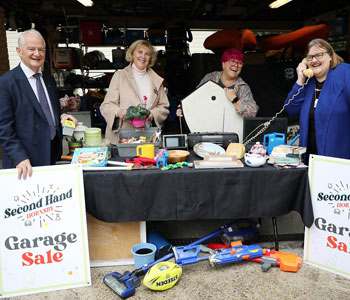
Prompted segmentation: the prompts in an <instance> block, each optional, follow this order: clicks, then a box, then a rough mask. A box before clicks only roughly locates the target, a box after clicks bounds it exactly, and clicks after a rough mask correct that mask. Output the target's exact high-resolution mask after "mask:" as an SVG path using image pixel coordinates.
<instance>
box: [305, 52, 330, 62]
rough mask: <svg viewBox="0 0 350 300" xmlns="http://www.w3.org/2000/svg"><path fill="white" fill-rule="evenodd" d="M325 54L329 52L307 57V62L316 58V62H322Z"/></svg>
mask: <svg viewBox="0 0 350 300" xmlns="http://www.w3.org/2000/svg"><path fill="white" fill-rule="evenodd" d="M325 53H329V52H327V51H325V52H320V53H316V54H315V55H306V60H307V61H312V60H313V59H314V58H316V60H320V59H322V57H323V54H325Z"/></svg>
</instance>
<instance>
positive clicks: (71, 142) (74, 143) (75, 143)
mask: <svg viewBox="0 0 350 300" xmlns="http://www.w3.org/2000/svg"><path fill="white" fill-rule="evenodd" d="M66 140H67V142H68V149H69V155H73V154H74V150H75V148H82V147H83V138H81V139H80V140H77V139H76V138H75V136H74V135H73V136H72V137H71V138H70V139H68V138H66Z"/></svg>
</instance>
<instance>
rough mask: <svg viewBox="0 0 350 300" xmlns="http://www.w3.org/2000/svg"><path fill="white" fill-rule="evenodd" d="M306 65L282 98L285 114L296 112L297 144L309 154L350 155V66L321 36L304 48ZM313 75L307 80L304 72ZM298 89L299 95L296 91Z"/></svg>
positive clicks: (342, 156) (299, 67) (341, 156)
mask: <svg viewBox="0 0 350 300" xmlns="http://www.w3.org/2000/svg"><path fill="white" fill-rule="evenodd" d="M306 61H307V66H306V64H304V63H300V64H299V65H298V67H297V74H298V79H297V82H296V83H295V84H294V86H293V88H292V90H291V92H290V93H289V94H288V97H287V99H286V101H285V104H286V103H288V102H289V101H290V99H292V98H293V96H294V95H296V94H297V95H296V96H295V97H294V98H293V100H292V101H290V103H289V104H288V105H287V106H286V110H287V112H288V113H290V114H292V115H299V118H300V143H299V144H300V146H303V147H307V152H306V157H305V158H306V163H308V157H309V154H318V155H325V156H332V157H338V158H346V159H349V158H350V65H349V64H346V63H344V60H343V59H342V58H341V57H340V56H338V55H337V54H336V53H335V51H334V49H333V48H332V46H331V45H330V44H329V43H328V42H327V41H325V40H323V39H315V40H312V41H311V42H310V43H309V45H308V48H307V56H306ZM307 67H308V68H310V69H311V70H312V71H313V73H314V77H312V78H310V79H309V82H308V83H307V84H306V85H305V86H304V87H303V88H302V86H303V85H304V84H305V82H306V76H305V75H304V73H303V71H304V70H305V69H306V68H307ZM298 91H299V94H298Z"/></svg>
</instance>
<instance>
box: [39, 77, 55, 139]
mask: <svg viewBox="0 0 350 300" xmlns="http://www.w3.org/2000/svg"><path fill="white" fill-rule="evenodd" d="M33 76H34V77H35V79H36V89H37V92H38V98H39V102H40V106H41V108H42V110H43V112H44V114H45V117H46V120H47V122H48V123H49V129H50V138H51V140H53V139H54V137H55V135H56V127H55V124H54V122H53V118H52V115H51V111H50V107H49V103H48V101H47V98H46V94H45V91H44V88H43V85H42V83H41V80H40V74H39V73H36V74H34V75H33Z"/></svg>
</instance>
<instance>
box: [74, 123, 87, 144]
mask: <svg viewBox="0 0 350 300" xmlns="http://www.w3.org/2000/svg"><path fill="white" fill-rule="evenodd" d="M87 128H88V127H87V126H85V125H84V124H83V122H78V125H77V127H75V130H74V133H73V135H74V137H75V138H76V139H77V140H78V141H80V140H81V139H83V140H84V132H85V129H87Z"/></svg>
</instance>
